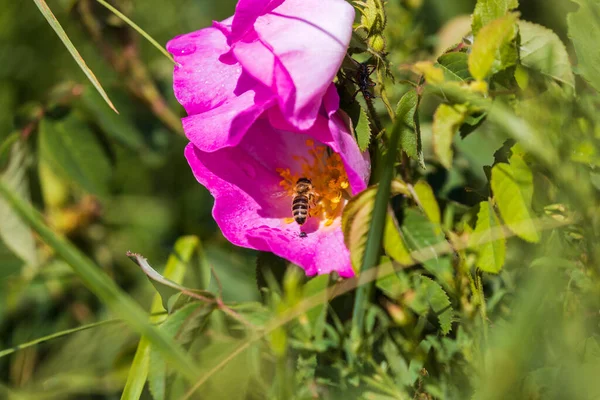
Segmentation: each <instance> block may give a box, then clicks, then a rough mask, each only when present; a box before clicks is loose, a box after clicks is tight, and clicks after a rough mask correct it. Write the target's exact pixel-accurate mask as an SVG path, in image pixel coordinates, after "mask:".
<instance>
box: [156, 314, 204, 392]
mask: <svg viewBox="0 0 600 400" xmlns="http://www.w3.org/2000/svg"><path fill="white" fill-rule="evenodd" d="M214 309H215V305H214V304H204V303H190V304H187V305H185V306H184V307H182V308H181V309H179V310H177V311H175V312H174V313H173V314H171V315H169V317H168V318H167V319H166V320H165V322H163V323H162V325H161V326H160V330H161V331H162V332H164V333H165V334H166V335H167V336H168V337H170V338H172V339H174V340H177V342H178V343H180V344H185V343H188V342H189V340H190V339H191V336H190V334H191V332H192V331H193V330H195V329H197V328H199V327H201V326H202V325H203V324H204V323H206V321H207V320H208V317H209V316H210V314H211V313H212V311H213V310H214ZM169 375H170V374H169V371H168V369H167V361H166V359H165V357H164V356H163V355H162V354H161V353H160V352H159V351H157V350H155V349H154V348H152V347H150V362H149V369H148V386H149V388H150V393H152V397H153V398H154V400H164V399H166V398H167V391H168V385H167V380H168V378H169Z"/></svg>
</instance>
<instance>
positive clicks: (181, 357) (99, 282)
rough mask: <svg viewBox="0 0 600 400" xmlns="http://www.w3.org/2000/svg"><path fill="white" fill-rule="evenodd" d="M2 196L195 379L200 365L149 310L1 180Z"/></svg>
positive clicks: (86, 280)
mask: <svg viewBox="0 0 600 400" xmlns="http://www.w3.org/2000/svg"><path fill="white" fill-rule="evenodd" d="M0 196H2V197H3V198H4V200H6V203H7V204H8V205H9V206H10V207H11V208H12V209H13V210H14V211H15V213H16V214H17V215H19V216H20V217H21V218H22V219H23V221H25V222H26V223H27V224H28V225H29V226H30V227H31V228H32V229H33V230H35V231H36V232H37V234H38V235H39V237H40V238H41V239H42V240H43V241H44V242H45V243H46V244H47V245H48V246H50V247H51V248H52V249H53V250H54V251H55V252H56V254H57V255H58V256H59V257H61V258H62V259H63V260H64V261H65V262H66V263H67V264H69V266H71V268H73V271H74V272H75V273H76V274H77V275H78V276H79V277H80V278H81V280H82V281H83V282H84V283H85V284H86V286H87V287H88V288H89V289H90V290H91V291H92V292H93V293H94V294H95V295H96V296H98V297H99V298H100V300H102V301H103V302H104V303H105V304H106V306H107V307H108V308H109V309H110V310H111V311H112V312H113V313H114V314H115V315H117V316H119V317H120V318H122V319H123V320H125V322H126V323H127V324H129V326H130V327H131V328H132V329H134V330H135V331H137V332H139V333H140V334H141V335H143V336H145V337H147V338H148V340H149V341H150V343H152V345H153V346H155V348H156V349H157V350H158V351H160V352H161V354H163V356H164V357H165V359H167V360H168V361H169V362H170V363H171V364H172V366H173V368H175V369H177V370H178V371H179V372H180V373H181V374H182V375H183V376H184V377H186V378H187V379H188V380H189V381H190V382H195V380H196V378H197V377H198V375H199V369H198V368H197V366H196V365H195V363H194V362H193V361H192V359H191V358H190V357H189V356H188V355H187V354H185V353H184V352H183V350H182V349H181V347H179V346H177V345H176V344H175V343H174V342H173V340H171V339H170V338H169V337H168V336H167V335H166V334H165V333H164V332H162V331H160V330H159V329H157V328H156V327H154V326H152V325H151V323H150V322H149V321H148V315H147V313H146V312H145V311H144V310H143V309H142V308H141V307H140V306H139V305H138V304H137V303H135V302H134V301H133V300H132V299H131V298H130V297H129V296H127V295H126V294H125V293H124V292H123V291H122V290H121V289H120V288H119V287H118V286H117V285H116V284H115V283H114V282H113V281H112V280H111V279H110V278H109V277H108V276H107V275H106V274H104V273H103V272H101V269H100V268H99V267H98V266H96V265H94V263H93V262H92V261H91V260H90V259H89V258H87V257H86V256H85V255H84V254H83V253H82V252H81V251H79V249H77V248H76V247H75V246H74V245H73V244H71V243H70V242H69V241H67V240H66V239H64V238H62V237H60V236H58V235H57V234H56V233H54V232H53V231H52V230H51V229H50V228H49V227H48V226H46V225H45V224H44V222H43V218H42V216H41V215H40V213H39V212H37V211H36V210H35V209H34V208H33V207H32V206H31V205H29V204H27V203H26V202H25V201H24V200H22V199H20V198H19V197H17V196H16V195H15V194H14V193H12V191H11V190H10V189H9V188H8V187H7V186H6V184H5V183H3V182H0Z"/></svg>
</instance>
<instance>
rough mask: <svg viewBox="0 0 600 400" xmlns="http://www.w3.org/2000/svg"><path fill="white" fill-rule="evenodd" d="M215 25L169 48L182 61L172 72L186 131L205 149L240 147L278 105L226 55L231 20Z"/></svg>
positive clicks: (176, 39)
mask: <svg viewBox="0 0 600 400" xmlns="http://www.w3.org/2000/svg"><path fill="white" fill-rule="evenodd" d="M215 25H216V26H217V28H214V27H213V28H206V29H202V30H199V31H196V32H192V33H189V34H186V35H181V36H178V37H176V38H175V39H173V40H171V41H170V42H169V43H168V44H167V49H168V50H169V51H170V52H171V53H172V54H173V55H174V57H175V61H176V62H177V63H178V65H176V66H175V69H174V72H173V88H174V91H175V96H176V97H177V100H179V102H180V103H181V104H182V105H183V106H184V108H185V109H186V111H187V112H188V114H189V115H190V116H189V117H187V118H184V119H183V129H184V131H185V133H186V136H187V137H188V139H190V141H191V142H192V143H194V144H195V145H196V146H197V147H198V148H200V149H201V150H203V151H215V150H217V149H219V148H221V147H223V146H233V145H235V144H237V143H238V142H239V141H240V139H241V138H242V136H243V135H244V134H245V132H246V130H247V129H248V128H249V127H250V126H251V125H252V123H253V122H254V121H255V120H256V118H258V117H259V116H260V114H262V112H263V111H264V110H265V109H267V108H268V107H270V106H271V105H272V104H273V103H274V101H275V99H274V97H273V95H272V94H271V91H270V90H269V89H268V88H266V87H265V86H264V85H262V84H261V83H260V82H258V81H256V80H255V79H254V78H252V77H251V76H249V75H248V74H247V73H245V72H243V71H242V68H241V66H240V65H239V64H238V63H237V61H235V59H233V58H231V56H228V54H227V53H226V52H227V51H228V49H229V46H228V45H227V43H226V40H225V35H224V33H223V31H224V30H226V29H228V20H225V21H223V22H222V23H215Z"/></svg>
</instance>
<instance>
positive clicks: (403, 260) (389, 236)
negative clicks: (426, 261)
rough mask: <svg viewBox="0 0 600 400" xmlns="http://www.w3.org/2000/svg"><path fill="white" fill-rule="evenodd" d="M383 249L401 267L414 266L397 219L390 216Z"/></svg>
mask: <svg viewBox="0 0 600 400" xmlns="http://www.w3.org/2000/svg"><path fill="white" fill-rule="evenodd" d="M383 248H384V250H385V253H386V254H387V255H388V256H389V257H390V258H392V259H393V260H394V261H396V262H397V263H399V264H401V265H412V264H414V261H413V259H412V257H411V256H410V251H409V250H408V247H407V246H406V243H405V240H404V238H403V234H402V232H401V231H400V227H399V226H398V222H397V221H396V218H395V217H394V216H393V215H391V213H389V214H388V216H387V219H386V220H385V231H384V232H383Z"/></svg>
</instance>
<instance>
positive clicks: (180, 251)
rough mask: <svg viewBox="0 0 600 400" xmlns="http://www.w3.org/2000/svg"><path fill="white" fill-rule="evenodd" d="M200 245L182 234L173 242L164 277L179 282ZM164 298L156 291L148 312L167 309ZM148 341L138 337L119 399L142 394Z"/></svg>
mask: <svg viewBox="0 0 600 400" xmlns="http://www.w3.org/2000/svg"><path fill="white" fill-rule="evenodd" d="M199 246H200V239H199V238H198V237H196V236H184V237H181V238H179V239H178V240H177V242H175V246H174V252H173V254H171V256H170V257H169V260H168V261H167V266H166V267H165V271H164V277H165V278H166V279H170V280H171V281H173V282H174V283H177V284H181V282H183V277H184V275H185V272H186V270H187V264H188V263H189V262H190V260H191V259H192V256H193V254H194V253H195V252H196V251H197V249H198V247H199ZM165 304H166V303H165V300H164V299H163V298H162V297H161V296H160V294H159V293H157V294H156V295H155V296H154V299H153V300H152V306H151V308H150V313H151V314H155V313H159V312H161V311H165V310H167V307H166V306H165ZM151 320H152V321H153V322H157V320H158V319H157V318H151ZM150 347H151V345H150V342H149V341H148V339H146V338H145V337H144V336H142V337H141V338H140V342H139V343H138V347H137V350H136V352H135V356H134V358H133V362H132V364H131V368H130V369H129V374H128V375H127V382H126V383H125V389H123V393H122V394H121V400H138V399H139V398H140V396H141V395H142V390H143V388H144V385H145V383H146V378H147V376H148V365H149V363H150Z"/></svg>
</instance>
